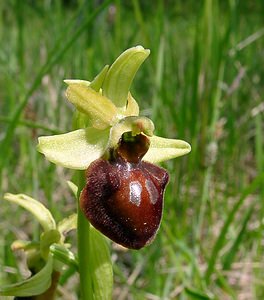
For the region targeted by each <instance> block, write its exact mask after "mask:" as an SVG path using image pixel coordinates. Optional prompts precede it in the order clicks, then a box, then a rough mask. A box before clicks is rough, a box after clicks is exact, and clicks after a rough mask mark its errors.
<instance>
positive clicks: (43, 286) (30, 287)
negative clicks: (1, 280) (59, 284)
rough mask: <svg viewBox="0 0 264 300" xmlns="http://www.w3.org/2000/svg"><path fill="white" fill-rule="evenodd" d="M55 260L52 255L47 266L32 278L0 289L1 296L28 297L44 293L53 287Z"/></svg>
mask: <svg viewBox="0 0 264 300" xmlns="http://www.w3.org/2000/svg"><path fill="white" fill-rule="evenodd" d="M52 271H53V258H52V256H51V255H50V256H49V258H48V260H47V263H46V265H45V266H44V267H43V268H42V269H41V270H40V271H39V272H38V273H37V274H35V275H33V276H32V277H30V278H28V279H26V280H23V281H21V282H18V283H15V284H10V285H5V286H2V287H0V295H1V296H17V297H27V296H34V295H40V294H42V293H44V292H45V291H46V290H47V289H48V288H49V287H50V285H51V275H52Z"/></svg>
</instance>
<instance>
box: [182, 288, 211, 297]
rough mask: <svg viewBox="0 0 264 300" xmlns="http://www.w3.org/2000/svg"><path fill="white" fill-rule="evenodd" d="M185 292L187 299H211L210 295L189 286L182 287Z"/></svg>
mask: <svg viewBox="0 0 264 300" xmlns="http://www.w3.org/2000/svg"><path fill="white" fill-rule="evenodd" d="M184 291H185V293H186V294H187V295H188V297H189V298H188V299H193V300H194V299H197V300H211V299H213V298H212V297H210V296H208V295H206V294H205V293H204V292H202V291H200V290H197V289H194V288H191V287H185V288H184Z"/></svg>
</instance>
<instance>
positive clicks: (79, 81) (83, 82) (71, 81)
mask: <svg viewBox="0 0 264 300" xmlns="http://www.w3.org/2000/svg"><path fill="white" fill-rule="evenodd" d="M63 81H64V82H65V83H66V84H67V85H71V84H80V85H83V86H87V87H88V86H90V84H91V81H88V80H82V79H65V80H63Z"/></svg>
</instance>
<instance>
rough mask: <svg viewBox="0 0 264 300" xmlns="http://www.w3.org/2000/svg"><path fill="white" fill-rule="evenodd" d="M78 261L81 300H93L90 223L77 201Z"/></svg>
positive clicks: (81, 184)
mask: <svg viewBox="0 0 264 300" xmlns="http://www.w3.org/2000/svg"><path fill="white" fill-rule="evenodd" d="M78 181H79V183H78V199H79V196H80V192H81V190H82V188H83V186H84V184H85V176H84V172H83V171H79V178H78ZM77 232H78V260H79V273H80V290H81V299H82V300H93V290H92V280H91V273H90V268H89V266H90V234H89V233H90V223H89V222H88V221H87V219H86V218H85V216H84V214H83V212H82V211H81V209H80V205H79V201H78V223H77Z"/></svg>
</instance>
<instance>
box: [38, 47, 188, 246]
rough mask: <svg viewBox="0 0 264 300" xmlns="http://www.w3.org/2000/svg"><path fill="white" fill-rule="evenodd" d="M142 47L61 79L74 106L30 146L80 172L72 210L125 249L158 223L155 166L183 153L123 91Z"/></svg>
mask: <svg viewBox="0 0 264 300" xmlns="http://www.w3.org/2000/svg"><path fill="white" fill-rule="evenodd" d="M149 53H150V51H149V50H146V49H144V48H143V47H141V46H137V47H133V48H130V49H128V50H126V51H125V52H123V53H122V54H121V55H120V56H119V57H118V58H117V59H116V61H115V62H114V63H113V64H112V65H111V67H109V66H105V67H104V68H103V70H102V71H101V72H100V74H99V75H98V76H97V77H96V78H95V79H94V80H93V81H92V82H89V81H84V80H65V82H66V84H67V85H68V88H67V90H66V96H67V98H68V100H69V101H70V102H71V103H72V104H73V105H74V106H75V107H76V109H77V111H76V118H75V121H76V122H75V128H78V129H76V130H74V131H72V132H68V133H65V134H61V135H54V136H46V137H40V138H39V144H38V150H39V151H40V152H41V153H43V154H44V155H45V156H46V158H47V159H48V160H50V161H51V162H54V163H55V164H58V165H61V166H64V167H66V168H71V169H76V170H87V171H86V185H85V187H84V189H83V190H82V192H81V194H80V207H81V209H82V211H83V212H84V214H85V215H86V217H87V218H88V220H89V221H90V222H91V224H92V225H93V226H94V227H95V228H96V229H98V230H99V231H101V232H102V233H103V234H105V235H106V236H108V237H109V238H110V239H112V240H113V241H115V242H117V243H119V244H121V245H123V246H125V247H127V248H132V249H139V248H141V247H143V246H145V245H146V244H149V243H150V242H151V241H152V240H153V238H154V237H155V234H156V232H157V230H158V228H159V225H160V221H161V217H162V208H163V194H164V189H165V186H166V184H167V182H168V179H169V176H168V173H167V172H166V171H165V170H164V169H162V168H160V167H158V166H157V165H156V164H157V163H160V162H162V161H165V160H168V159H172V158H175V157H178V156H181V155H184V154H187V153H188V152H190V149H191V147H190V145H189V144H188V143H186V142H184V141H182V140H174V139H167V138H162V137H158V136H155V135H154V124H153V122H152V121H151V120H150V119H149V118H147V117H144V116H139V107H138V104H137V102H136V100H135V99H134V98H133V97H132V95H131V93H130V92H129V89H130V86H131V83H132V80H133V78H134V76H135V74H136V72H137V70H138V69H139V67H140V65H141V64H142V63H143V62H144V60H145V59H146V58H147V57H148V55H149Z"/></svg>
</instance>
